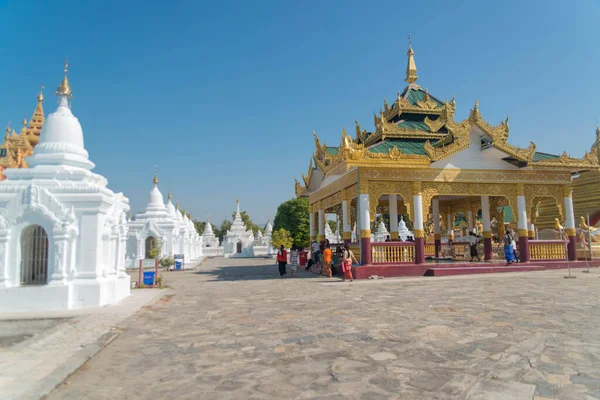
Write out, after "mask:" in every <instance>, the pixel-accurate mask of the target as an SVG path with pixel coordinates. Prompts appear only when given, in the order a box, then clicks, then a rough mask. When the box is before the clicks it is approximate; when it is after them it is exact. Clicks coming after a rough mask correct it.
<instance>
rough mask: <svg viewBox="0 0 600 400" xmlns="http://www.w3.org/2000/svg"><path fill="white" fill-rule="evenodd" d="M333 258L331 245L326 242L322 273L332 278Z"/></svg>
mask: <svg viewBox="0 0 600 400" xmlns="http://www.w3.org/2000/svg"><path fill="white" fill-rule="evenodd" d="M332 260H333V252H332V251H331V245H330V244H329V243H327V244H325V250H323V268H322V269H321V275H323V276H326V277H328V278H331V263H332Z"/></svg>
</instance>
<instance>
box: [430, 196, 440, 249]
mask: <svg viewBox="0 0 600 400" xmlns="http://www.w3.org/2000/svg"><path fill="white" fill-rule="evenodd" d="M431 208H433V234H434V235H436V239H439V237H437V235H440V234H441V231H440V201H439V199H433V200H432V201H431Z"/></svg>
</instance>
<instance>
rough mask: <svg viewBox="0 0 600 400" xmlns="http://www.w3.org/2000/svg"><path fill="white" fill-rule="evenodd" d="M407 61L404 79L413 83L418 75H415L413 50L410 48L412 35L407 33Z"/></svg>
mask: <svg viewBox="0 0 600 400" xmlns="http://www.w3.org/2000/svg"><path fill="white" fill-rule="evenodd" d="M406 55H407V56H408V63H407V65H406V79H405V80H404V81H405V82H408V83H409V84H410V83H415V82H416V81H417V79H419V77H418V76H417V64H415V52H414V51H413V49H412V36H411V35H410V34H409V35H408V51H407V52H406Z"/></svg>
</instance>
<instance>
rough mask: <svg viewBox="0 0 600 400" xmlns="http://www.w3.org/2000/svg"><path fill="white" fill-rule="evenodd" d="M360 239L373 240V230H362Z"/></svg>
mask: <svg viewBox="0 0 600 400" xmlns="http://www.w3.org/2000/svg"><path fill="white" fill-rule="evenodd" d="M360 238H361V239H371V230H370V229H361V230H360Z"/></svg>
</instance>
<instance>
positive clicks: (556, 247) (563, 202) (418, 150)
mask: <svg viewBox="0 0 600 400" xmlns="http://www.w3.org/2000/svg"><path fill="white" fill-rule="evenodd" d="M407 56H408V63H407V68H406V79H405V81H406V82H407V86H406V87H405V88H404V90H403V91H401V92H398V94H397V97H396V99H395V101H394V102H393V103H392V104H389V103H388V102H387V100H385V99H384V102H383V107H382V108H381V109H380V110H379V113H376V114H374V117H373V121H374V127H375V129H374V131H367V130H366V129H362V128H361V126H360V125H359V123H358V122H356V132H355V135H354V137H351V136H350V135H349V134H348V133H347V132H346V130H345V129H343V130H342V137H341V141H340V144H339V145H338V146H327V144H326V143H321V140H320V139H319V137H318V136H317V134H316V133H314V138H315V146H316V149H315V152H314V154H313V155H312V157H311V160H310V164H309V168H308V172H307V174H306V175H302V182H299V181H298V180H296V182H295V193H296V196H297V197H307V198H308V199H309V204H310V221H311V237H312V238H315V239H316V238H318V239H323V238H324V236H323V235H324V231H323V225H324V218H325V214H330V213H336V214H338V215H339V217H340V221H342V223H343V232H344V233H343V236H344V240H345V241H350V240H351V237H352V232H353V229H354V226H357V230H356V235H357V241H356V242H357V243H356V244H355V247H356V248H358V249H359V250H360V253H361V259H362V261H361V264H363V265H372V264H373V265H374V264H382V265H383V264H391V263H402V262H410V263H415V264H420V263H423V262H424V261H425V257H426V256H436V257H438V256H440V255H441V253H442V250H443V249H442V247H444V246H443V245H442V242H444V243H449V244H450V245H452V244H453V243H454V242H455V243H456V245H458V244H459V240H458V239H456V241H455V238H454V228H455V221H457V219H456V218H457V214H462V215H463V216H464V217H465V220H466V224H467V225H468V230H469V231H477V232H478V233H480V234H482V236H483V237H484V254H485V259H486V260H492V259H493V257H494V254H492V253H493V252H492V244H491V243H492V240H491V239H492V224H494V222H496V223H497V222H498V221H501V222H500V223H499V224H498V225H499V226H498V228H497V229H496V232H495V233H494V235H498V234H500V236H501V234H502V230H503V229H504V223H503V222H504V215H503V213H504V210H505V208H506V207H510V210H511V211H512V214H513V216H514V219H515V222H516V231H517V232H516V233H517V234H518V236H519V247H520V252H521V254H522V255H523V257H522V258H523V259H524V261H528V260H529V259H531V260H558V259H564V260H567V259H569V260H575V258H576V226H575V215H577V218H578V219H579V217H580V216H581V213H583V212H584V211H586V210H589V211H590V213H599V212H600V183H599V182H600V181H599V180H598V179H600V178H599V177H600V165H599V159H600V143H599V140H598V137H600V136H597V139H596V142H595V143H594V145H593V146H592V147H591V149H590V150H589V151H587V152H586V153H585V155H584V156H583V157H582V158H576V157H571V156H569V155H568V154H566V153H563V154H562V155H552V154H548V153H542V152H539V151H538V150H537V146H536V145H535V144H534V143H533V142H531V143H530V145H529V146H528V147H527V148H520V147H517V146H515V145H513V144H511V143H510V142H509V132H510V128H509V123H508V118H507V119H506V120H504V121H501V122H500V123H499V124H497V125H492V124H490V123H489V122H487V121H486V120H485V119H484V117H483V115H482V112H481V111H480V105H479V102H478V101H475V104H474V106H473V108H472V109H471V111H470V113H469V116H468V117H467V118H465V119H464V120H458V121H457V120H456V119H455V109H456V101H455V99H454V98H453V99H451V100H450V101H448V100H447V99H446V100H444V101H442V100H440V99H439V98H436V97H434V96H433V95H432V94H430V93H429V90H428V89H426V88H425V89H424V88H422V87H421V86H420V85H419V84H417V80H418V76H417V68H416V63H415V59H414V51H413V49H412V46H410V45H409V48H408V52H407ZM598 132H600V130H599V131H598ZM598 135H600V133H598ZM575 176H577V178H575V179H574V180H573V177H575ZM573 191H574V192H575V213H574V210H573V198H572V192H573ZM577 197H580V199H579V201H578V200H577ZM545 205H547V206H546V207H545ZM548 207H550V208H551V211H548V209H547V208H548ZM382 214H385V215H389V217H390V219H389V220H390V234H391V237H392V239H396V238H397V237H398V235H397V229H398V225H397V221H398V214H402V215H405V216H406V217H407V218H408V219H409V220H410V223H411V225H412V228H413V232H414V239H415V240H414V242H413V243H403V242H391V243H371V236H372V235H371V233H372V232H371V229H372V227H373V226H374V224H373V223H374V221H375V218H376V215H382ZM542 218H547V219H552V221H553V222H554V224H556V221H554V220H553V219H554V218H559V225H560V226H561V228H562V227H563V226H564V229H563V232H562V233H563V236H562V237H563V238H564V237H565V236H568V237H569V242H568V246H567V245H566V244H565V242H564V241H562V240H546V241H541V240H537V239H538V238H537V237H536V232H537V230H536V224H537V223H538V221H540V222H544V220H543V219H542ZM405 219H406V218H405ZM553 226H554V225H553ZM478 227H479V229H477V228H478ZM358 242H360V243H358Z"/></svg>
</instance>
